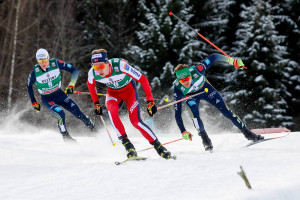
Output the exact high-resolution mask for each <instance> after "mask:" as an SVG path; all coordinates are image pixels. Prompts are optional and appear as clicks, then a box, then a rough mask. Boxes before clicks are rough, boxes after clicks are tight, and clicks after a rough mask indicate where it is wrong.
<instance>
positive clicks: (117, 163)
mask: <svg viewBox="0 0 300 200" xmlns="http://www.w3.org/2000/svg"><path fill="white" fill-rule="evenodd" d="M146 159H147V158H145V157H139V156H133V157H130V158H127V159H126V160H124V161H121V162H115V164H116V165H120V164H123V163H125V162H128V161H131V160H136V161H140V160H146Z"/></svg>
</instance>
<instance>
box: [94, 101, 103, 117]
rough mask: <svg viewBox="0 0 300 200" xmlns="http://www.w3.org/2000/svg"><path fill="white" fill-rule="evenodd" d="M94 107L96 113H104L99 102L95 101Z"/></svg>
mask: <svg viewBox="0 0 300 200" xmlns="http://www.w3.org/2000/svg"><path fill="white" fill-rule="evenodd" d="M94 109H95V113H96V115H102V106H101V104H100V103H99V102H96V103H95V106H94Z"/></svg>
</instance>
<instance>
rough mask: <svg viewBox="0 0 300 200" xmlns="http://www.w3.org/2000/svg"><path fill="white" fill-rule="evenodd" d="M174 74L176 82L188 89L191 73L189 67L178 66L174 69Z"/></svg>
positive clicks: (190, 82)
mask: <svg viewBox="0 0 300 200" xmlns="http://www.w3.org/2000/svg"><path fill="white" fill-rule="evenodd" d="M174 72H175V74H176V78H177V80H178V81H179V82H180V83H181V84H182V85H183V86H184V87H186V88H189V87H190V86H191V84H192V77H191V72H190V70H189V66H188V65H185V64H179V65H177V66H176V67H175V69H174Z"/></svg>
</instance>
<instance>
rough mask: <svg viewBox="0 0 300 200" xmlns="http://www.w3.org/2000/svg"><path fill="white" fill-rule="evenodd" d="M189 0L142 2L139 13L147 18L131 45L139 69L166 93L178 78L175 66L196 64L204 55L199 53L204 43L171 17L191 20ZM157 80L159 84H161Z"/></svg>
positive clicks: (133, 57) (141, 24) (134, 61)
mask: <svg viewBox="0 0 300 200" xmlns="http://www.w3.org/2000/svg"><path fill="white" fill-rule="evenodd" d="M188 2H189V1H188V0H185V1H180V0H176V1H171V0H163V1H160V0H155V1H145V0H140V1H139V6H140V9H139V12H140V13H141V14H143V15H144V16H145V20H144V21H143V22H141V23H140V30H139V31H137V32H136V35H137V39H138V41H137V42H135V43H134V42H133V43H131V44H129V48H128V50H127V51H126V52H127V55H128V56H130V58H131V60H132V61H133V63H134V64H135V66H138V67H140V68H141V69H142V70H143V71H144V72H145V73H146V75H147V77H148V78H149V80H150V81H152V80H153V81H155V83H156V84H157V83H159V82H160V84H161V85H160V88H161V89H163V90H160V91H163V93H170V92H171V90H170V88H171V86H172V82H173V80H174V79H175V75H174V73H173V69H174V67H175V66H176V65H177V64H179V63H187V64H193V61H194V60H197V61H199V59H200V57H203V55H204V53H203V52H202V51H201V50H199V48H200V49H201V45H203V42H202V41H199V40H197V37H196V36H195V34H194V33H191V31H190V30H189V29H188V28H187V27H185V26H184V25H182V24H181V23H179V22H178V21H177V19H175V18H174V17H171V16H169V11H172V12H173V13H174V14H176V15H177V16H178V17H180V18H181V19H182V20H183V21H185V22H188V21H189V20H190V18H191V17H192V14H190V11H191V9H192V7H190V6H187V4H188ZM156 78H158V79H159V80H160V81H159V82H158V81H157V79H156Z"/></svg>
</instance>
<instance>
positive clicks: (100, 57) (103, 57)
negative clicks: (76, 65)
mask: <svg viewBox="0 0 300 200" xmlns="http://www.w3.org/2000/svg"><path fill="white" fill-rule="evenodd" d="M107 60H108V58H107V53H106V52H100V53H95V54H93V55H92V63H97V62H106V61H107Z"/></svg>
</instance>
